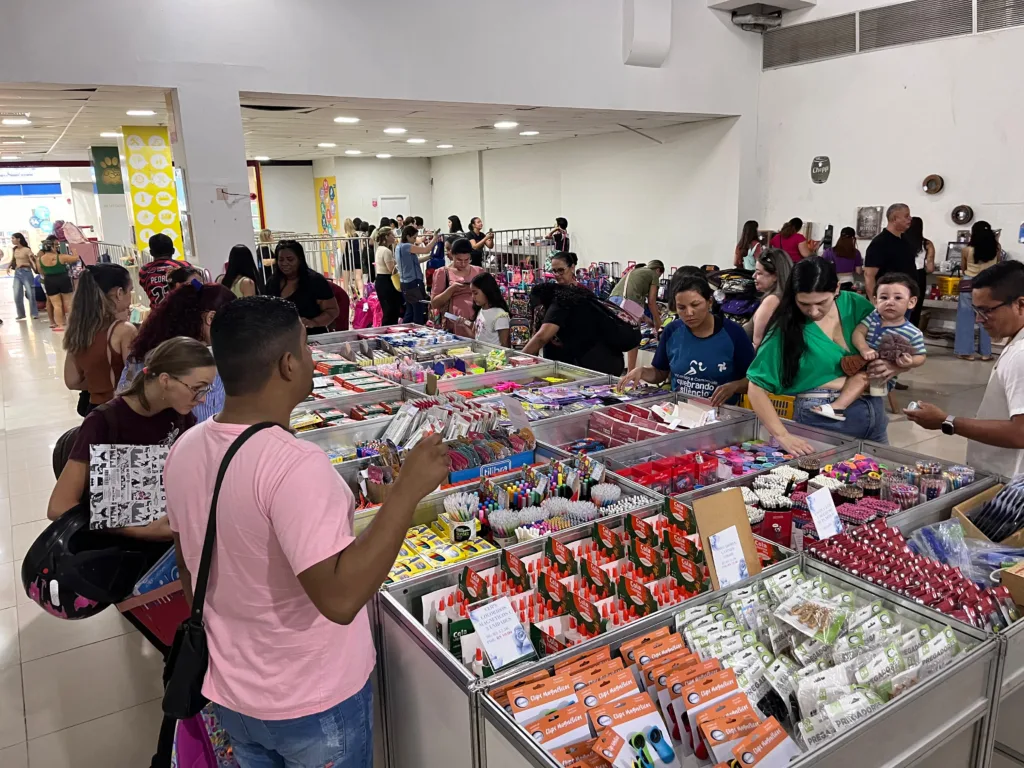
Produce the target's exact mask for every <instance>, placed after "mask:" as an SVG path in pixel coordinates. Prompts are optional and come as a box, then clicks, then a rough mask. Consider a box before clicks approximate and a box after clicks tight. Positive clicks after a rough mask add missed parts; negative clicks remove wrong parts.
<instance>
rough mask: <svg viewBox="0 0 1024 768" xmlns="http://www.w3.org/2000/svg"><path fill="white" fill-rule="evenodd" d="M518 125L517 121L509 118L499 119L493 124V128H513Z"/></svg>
mask: <svg viewBox="0 0 1024 768" xmlns="http://www.w3.org/2000/svg"><path fill="white" fill-rule="evenodd" d="M518 125H519V123H514V122H512V121H511V120H500V121H499V122H497V123H495V124H494V127H495V128H501V129H504V128H515V127H517V126H518Z"/></svg>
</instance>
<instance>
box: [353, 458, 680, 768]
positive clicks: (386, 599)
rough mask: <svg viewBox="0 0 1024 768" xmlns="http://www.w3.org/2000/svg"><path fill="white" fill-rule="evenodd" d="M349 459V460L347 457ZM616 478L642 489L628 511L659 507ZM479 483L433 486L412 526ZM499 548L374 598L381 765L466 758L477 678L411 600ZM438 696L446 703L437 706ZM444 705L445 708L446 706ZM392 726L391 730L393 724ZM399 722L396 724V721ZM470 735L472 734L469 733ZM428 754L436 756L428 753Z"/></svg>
mask: <svg viewBox="0 0 1024 768" xmlns="http://www.w3.org/2000/svg"><path fill="white" fill-rule="evenodd" d="M350 463H354V462H350ZM523 474H524V471H523V470H517V471H515V472H512V473H508V474H505V475H501V476H500V477H498V478H495V480H496V481H497V480H501V481H502V482H506V481H510V480H514V479H517V478H520V477H522V476H523ZM615 482H616V483H617V484H618V485H620V486H621V487H623V489H624V490H628V491H630V492H632V493H634V494H637V495H642V496H646V497H648V498H649V500H650V501H649V503H648V504H646V505H644V506H641V507H638V508H637V509H635V510H633V511H634V512H637V513H638V514H641V515H644V516H651V515H655V514H658V513H659V512H660V511H661V509H662V506H663V501H664V500H663V499H662V498H661V497H658V496H656V495H654V494H651V493H650V492H648V491H647V490H646V489H643V488H640V487H639V486H636V485H635V484H633V483H630V482H628V481H620V480H615ZM479 486H480V482H479V481H476V482H472V483H466V484H462V485H458V486H456V487H452V488H446V489H443V490H439V491H436V492H434V493H432V494H430V495H428V496H427V497H426V498H424V499H423V501H422V502H420V504H419V506H418V507H417V508H416V513H415V515H414V517H413V524H414V525H421V524H426V523H429V522H431V521H432V520H435V519H436V518H437V516H438V514H439V513H441V512H442V511H443V510H444V506H443V505H444V499H445V497H446V496H449V495H451V494H453V493H462V492H466V491H471V490H475V489H476V488H478V487H479ZM376 512H377V508H375V509H372V510H364V511H363V512H360V513H357V515H356V530H357V531H358V530H361V529H362V528H365V526H366V525H367V524H368V523H369V521H370V520H371V519H372V517H373V515H374V514H376ZM626 514H629V513H622V514H618V515H612V516H609V517H607V518H602V520H601V522H602V523H605V524H607V525H609V526H610V527H613V528H615V529H617V530H619V529H621V527H622V520H623V519H624V517H625V516H626ZM592 528H593V524H592V523H587V524H583V525H579V526H575V527H572V528H567V529H565V530H562V531H558V532H557V533H555V534H552V535H551V536H550V537H545V538H541V539H535V540H533V541H528V542H524V543H522V544H516V545H513V546H511V547H509V548H508V550H509V551H511V552H513V553H514V554H516V555H517V556H520V557H522V556H526V555H529V554H534V553H537V552H540V551H543V549H544V547H545V542H546V540H547V538H554V539H557V540H558V541H562V542H572V541H575V540H578V539H581V538H585V537H586V536H587V535H588V534H589V531H590V530H591V529H592ZM500 557H501V554H500V552H491V553H488V554H484V555H480V556H478V557H476V558H472V559H467V560H464V561H461V562H458V563H455V564H453V565H449V566H445V567H441V568H435V569H433V570H431V571H429V572H427V573H425V574H423V575H422V576H417V577H413V578H410V579H406V580H404V581H400V582H397V583H394V584H390V585H385V586H384V587H383V588H382V591H381V593H379V595H378V599H377V601H376V619H377V624H376V625H375V627H374V635H375V639H376V642H377V672H376V675H375V677H376V685H377V686H378V687H379V688H378V690H379V691H381V692H382V695H379V696H378V697H377V701H379V702H381V710H382V711H381V713H380V714H381V719H380V720H379V722H380V724H381V727H380V728H376V729H374V734H375V735H374V738H375V741H376V740H377V738H378V736H377V734H382V736H381V738H382V739H383V743H384V745H385V746H383V747H382V748H383V749H384V750H385V751H386V752H387V754H388V755H389V759H388V761H387V762H386V763H384V765H390V766H395V767H396V768H397V767H398V766H407V765H445V764H446V763H444V762H442V761H441V758H440V755H441V754H447V753H452V754H461V755H462V757H461V758H459V759H458V760H456V761H455V762H451V763H448V765H452V766H455V765H462V764H466V765H469V763H463V762H462V760H463V759H464V758H465V757H466V745H467V744H469V743H470V742H471V731H472V730H473V729H475V727H476V720H475V717H474V716H472V715H471V713H470V709H469V707H470V703H471V701H473V699H472V697H471V695H470V684H471V683H473V682H474V681H475V680H476V677H475V676H474V675H472V674H471V673H470V672H469V670H467V669H466V668H465V667H464V666H463V665H462V664H461V663H460V662H459V661H457V660H456V659H455V658H454V657H453V656H452V655H451V654H450V653H448V652H447V651H446V650H445V649H444V647H443V646H442V645H441V644H440V643H439V642H438V640H437V639H436V638H435V637H434V636H433V635H431V634H429V633H428V632H427V631H426V629H425V628H424V626H423V624H422V623H421V621H419V620H418V619H417V618H416V616H417V615H420V616H421V615H422V614H421V613H420V611H419V610H418V608H417V609H414V603H418V601H419V598H420V597H421V596H422V595H424V594H426V593H429V592H433V591H435V590H437V589H438V588H439V587H441V586H450V585H454V584H457V582H458V578H459V574H460V573H461V571H462V569H463V568H464V567H465V566H467V565H471V566H472V567H473V568H475V569H481V570H482V569H485V568H489V567H493V566H494V565H495V564H496V563H497V562H498V560H499V559H500ZM440 702H446V704H445V706H444V707H439V706H438V704H439V703H440ZM448 707H451V708H450V709H449V708H448ZM393 723H394V724H395V725H394V727H395V728H396V731H395V733H391V730H390V729H391V727H392V724H393ZM399 724H400V725H399ZM474 738H475V737H474ZM434 754H436V755H437V759H436V760H435V759H434V756H433V755H434Z"/></svg>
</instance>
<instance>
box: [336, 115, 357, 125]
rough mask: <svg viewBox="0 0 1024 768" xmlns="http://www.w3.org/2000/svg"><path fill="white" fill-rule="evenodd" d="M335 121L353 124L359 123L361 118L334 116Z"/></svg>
mask: <svg viewBox="0 0 1024 768" xmlns="http://www.w3.org/2000/svg"><path fill="white" fill-rule="evenodd" d="M334 122H336V123H348V124H352V123H358V122H359V118H358V117H336V118H334Z"/></svg>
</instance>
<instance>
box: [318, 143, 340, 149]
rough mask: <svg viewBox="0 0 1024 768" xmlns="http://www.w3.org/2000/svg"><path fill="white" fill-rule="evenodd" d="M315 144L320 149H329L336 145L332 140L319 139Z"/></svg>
mask: <svg viewBox="0 0 1024 768" xmlns="http://www.w3.org/2000/svg"><path fill="white" fill-rule="evenodd" d="M317 146H318V147H320V148H321V149H330V148H331V147H336V146H338V145H337V144H335V143H334V142H333V141H321V142H320V143H319V144H317Z"/></svg>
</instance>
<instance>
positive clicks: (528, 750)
mask: <svg viewBox="0 0 1024 768" xmlns="http://www.w3.org/2000/svg"><path fill="white" fill-rule="evenodd" d="M791 564H792V562H791V561H784V562H782V563H779V564H776V565H773V566H771V567H770V568H766V569H765V570H764V571H762V572H761V573H760V574H759V575H758V576H755V577H753V578H751V579H747V580H744V581H743V582H740V583H739V584H736V585H734V587H733V588H731V589H739V588H742V587H743V586H744V585H749V584H751V583H757V582H763V581H764V580H765V579H766V578H768V577H771V576H774V575H777V574H779V573H781V572H782V571H785V570H786V569H787V568H789V567H790V566H791ZM802 565H803V570H804V573H806V574H807V575H808V576H812V575H822V576H827V577H828V580H829V581H831V582H834V583H837V584H840V585H843V586H844V587H845V588H847V589H849V590H852V591H854V592H855V593H856V594H857V595H858V597H859V599H869V600H873V599H881V600H883V601H884V603H885V604H887V605H888V606H889V607H890V610H893V611H894V612H895V613H896V614H898V615H900V616H905V617H907V619H908V620H912V621H914V622H920V623H930V624H932V625H935V624H937V623H939V622H940V618H941V617H940V616H939V614H936V613H934V612H932V611H929V610H927V609H924V608H921V607H920V606H918V605H916V604H915V603H913V602H911V601H909V600H906V599H904V598H902V597H900V596H898V595H895V594H893V593H891V592H887V591H885V590H882V589H879V588H877V587H875V586H873V585H871V584H868V583H866V582H863V581H861V580H859V579H856V578H854V577H851V576H849V575H848V574H846V573H843V572H841V571H837V570H834V569H831V568H829V567H828V566H825V565H823V564H820V563H817V562H814V561H811V560H809V559H806V558H802ZM719 596H720V593H716V592H709V593H705V594H702V595H699V596H697V597H695V598H693V599H691V600H689V601H687V602H686V603H684V604H683V607H684V608H690V607H695V606H698V605H702V604H706V603H710V602H713V601H715V600H716V599H717V598H718V597H719ZM675 613H676V611H671V612H668V613H667V614H666V615H662V614H655V615H653V616H649V617H647V618H645V619H642V620H641V621H640V622H637V623H636V625H635V626H634V625H629V626H627V627H625V628H622V629H619V630H615V631H613V632H610V633H607V634H605V635H601V636H600V637H598V638H595V639H594V640H591V641H589V642H588V643H587V644H586V645H585V646H580V647H576V648H573V649H570V650H568V651H564V652H562V653H561V654H558V655H554V656H549V657H547V658H545V659H543V660H542V662H541V665H542V666H543V667H545V668H548V669H550V668H553V667H554V666H555V665H556V664H558V663H559V662H561V661H563V660H564V659H566V658H570V657H572V656H573V655H576V654H579V653H580V652H581V651H583V650H586V648H591V649H597V648H599V647H601V646H604V645H607V646H610V648H611V649H612V650H617V649H618V648H619V647H620V646H621V645H622V644H623V643H624V642H627V641H628V640H630V639H632V638H636V637H638V636H640V635H643V634H645V633H646V632H650V631H651V630H654V629H657V628H659V627H672V626H673V625H674V624H675ZM951 626H952V629H953V631H954V632H955V634H956V636H957V638H958V640H959V641H960V642H961V643H962V644H964V645H967V644H970V645H971V646H972V647H971V648H970V650H968V651H964V652H961V653H960V654H959V655H958V656H957V657H956V658H955V659H954V661H953V662H952V664H950V665H949V666H947V667H945V668H944V669H942V670H941V671H940V672H938V673H936V674H934V675H933V676H932V677H930V678H928V679H927V680H925V681H923V682H921V683H919V684H918V685H916V686H914V687H913V688H911V689H909V690H908V691H907V692H905V693H903V694H902V695H900V696H899V697H898V698H896V699H894V700H892V701H891V702H889V703H887V704H885V705H884V706H882V707H881V708H880V709H878V710H877V711H875V712H874V713H873V714H871V715H869V716H868V717H866V718H865V719H863V720H861V721H860V722H858V723H857V724H856V725H854V726H852V727H850V728H849V729H848V730H846V731H844V732H843V733H841V734H840V735H838V736H836V737H834V738H832V739H831V740H830V741H828V742H827V743H825V744H824V745H822V746H820V747H818V748H817V749H815V750H813V751H812V752H809V753H805V754H803V755H802V756H800V757H798V758H796V759H794V760H793V761H792V762H790V763H789V766H791V767H792V768H805V767H809V766H828V768H865V766H871V768H882V767H884V768H897V767H902V766H912V765H913V766H928V767H929V768H960V767H961V766H962V767H963V768H969V767H972V766H975V767H976V766H981V765H983V764H984V763H983V762H982V761H983V759H984V741H985V735H986V730H987V728H988V725H989V714H990V704H991V698H992V695H993V693H994V690H995V686H996V682H997V672H998V667H999V663H998V662H999V642H998V641H997V640H996V639H995V638H994V637H991V636H987V635H986V634H985V633H984V632H981V631H980V630H977V629H974V628H973V627H968V626H966V625H962V624H959V623H957V622H953V623H952V625H951ZM523 674H524V673H523V671H521V670H515V671H513V672H511V673H508V674H505V675H499V676H495V677H494V678H490V679H488V680H487V681H485V682H484V683H483V684H482V685H480V686H477V687H476V689H475V690H476V693H477V696H478V700H477V703H476V710H477V713H478V717H479V718H480V719H481V721H482V722H481V723H480V725H479V726H478V728H477V733H478V735H479V740H480V741H479V745H478V746H479V753H478V762H476V763H474V764H473V765H477V766H487V768H514V767H518V766H524V765H529V766H535V767H536V768H558V766H559V765H560V764H559V763H558V762H555V760H554V759H553V758H552V757H551V755H550V754H548V753H547V752H546V751H545V750H544V749H542V748H541V747H540V746H539V745H538V744H536V743H535V742H534V740H533V739H532V738H531V737H530V735H529V734H527V732H526V731H525V730H524V729H523V728H522V726H520V725H519V724H517V723H516V722H515V720H513V719H512V717H511V716H510V715H509V714H508V713H507V712H506V710H505V709H504V708H503V707H501V706H499V705H498V704H497V703H496V702H495V701H494V700H493V699H492V698H491V696H490V695H489V693H490V691H493V690H494V689H495V688H498V687H501V686H503V685H506V684H507V683H509V682H511V681H512V680H515V679H516V678H518V677H521V676H522V675H523ZM439 764H442V763H439ZM451 764H457V765H468V764H469V763H466V762H465V761H460V762H457V763H451ZM686 765H687V766H689V765H696V763H691V762H687V763H686Z"/></svg>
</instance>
